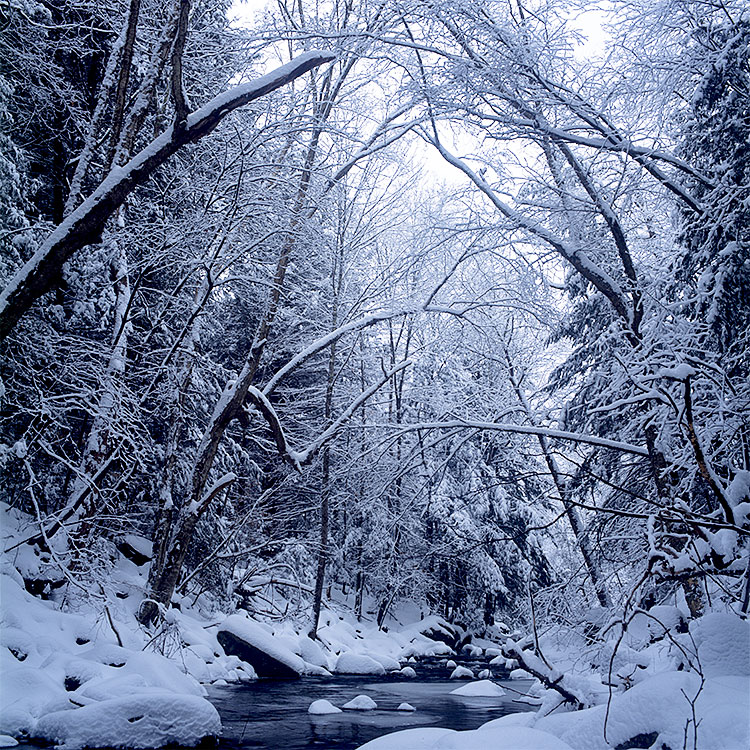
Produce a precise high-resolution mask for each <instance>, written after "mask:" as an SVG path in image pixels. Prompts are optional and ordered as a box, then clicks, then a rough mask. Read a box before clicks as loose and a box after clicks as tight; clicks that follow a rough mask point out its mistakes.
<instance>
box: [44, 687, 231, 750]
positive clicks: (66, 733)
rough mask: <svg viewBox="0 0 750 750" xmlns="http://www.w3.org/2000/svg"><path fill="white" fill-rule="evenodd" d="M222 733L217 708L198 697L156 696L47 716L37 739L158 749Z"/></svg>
mask: <svg viewBox="0 0 750 750" xmlns="http://www.w3.org/2000/svg"><path fill="white" fill-rule="evenodd" d="M220 733H221V721H220V719H219V714H218V713H217V711H216V709H215V708H214V707H213V706H212V705H211V704H210V703H209V702H208V701H207V700H204V699H203V698H200V697H198V696H197V695H175V694H174V693H167V692H166V691H163V692H153V693H145V694H143V695H134V696H129V697H125V698H114V699H111V700H105V701H99V702H96V703H90V704H89V705H87V706H83V707H81V708H75V709H72V710H64V711H55V712H53V713H49V714H45V715H44V716H42V717H41V718H40V719H39V721H38V722H37V725H36V727H35V729H34V736H35V737H39V738H43V739H45V740H47V741H48V742H53V743H55V744H56V745H58V746H63V747H64V748H65V750H80V749H81V748H85V747H137V748H156V747H163V746H164V745H189V746H194V745H197V744H198V743H199V742H200V741H201V740H203V739H204V738H206V737H216V736H218V735H219V734H220Z"/></svg>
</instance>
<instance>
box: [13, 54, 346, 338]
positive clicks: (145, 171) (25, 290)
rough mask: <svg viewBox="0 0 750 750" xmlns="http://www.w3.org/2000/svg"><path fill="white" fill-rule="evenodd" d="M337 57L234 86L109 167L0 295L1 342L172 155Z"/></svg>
mask: <svg viewBox="0 0 750 750" xmlns="http://www.w3.org/2000/svg"><path fill="white" fill-rule="evenodd" d="M335 57H336V56H335V55H334V54H333V53H332V52H320V51H316V50H313V51H310V52H305V53H303V54H301V55H299V56H298V57H296V58H295V59H294V60H291V61H290V62H288V63H286V64H285V65H281V66H280V67H278V68H277V69H276V70H274V71H272V72H271V73H268V74H266V75H264V76H261V77H260V78H258V79H256V80H255V81H251V82H249V83H243V84H240V85H239V86H235V87H234V88H231V89H229V91H226V92H224V93H222V94H219V95H218V96H215V97H214V98H213V99H211V100H210V101H209V102H208V103H207V104H205V105H204V106H203V107H201V108H200V109H198V110H196V111H195V112H193V113H192V114H190V115H188V117H187V120H186V121H185V124H184V127H180V128H174V127H170V128H168V129H167V130H165V131H164V132H163V133H162V134H161V135H159V136H157V137H156V138H154V140H153V141H151V143H149V145H148V146H146V147H145V148H144V149H143V150H142V151H140V152H139V153H138V154H136V155H135V156H134V157H133V158H132V159H131V160H130V161H129V162H128V163H127V164H125V165H124V166H123V167H117V166H115V167H113V168H112V169H111V170H110V172H109V174H108V175H107V177H106V178H105V179H104V180H103V182H102V183H101V184H100V185H99V187H98V188H97V189H96V190H95V191H94V192H93V193H92V194H91V195H90V196H89V197H88V198H87V199H86V200H85V201H84V202H83V203H82V204H81V205H80V206H78V208H77V209H76V210H75V211H73V212H72V213H71V214H70V215H69V216H67V217H66V218H65V219H64V220H63V221H62V223H61V224H60V225H59V226H58V227H57V228H56V229H55V230H54V231H53V232H52V233H51V234H50V236H49V237H48V238H47V239H46V240H45V242H44V243H43V244H42V245H41V246H40V248H39V249H38V250H37V251H36V252H35V253H34V255H33V256H32V257H31V259H30V260H29V261H28V262H27V263H26V264H25V265H24V266H23V267H22V268H21V269H20V270H19V271H18V272H17V273H16V275H15V276H14V277H13V278H12V279H11V281H10V283H9V284H8V286H7V287H6V288H5V289H4V290H3V291H2V293H0V339H2V338H4V337H5V336H7V335H8V333H10V332H11V331H12V330H13V328H14V326H15V325H16V323H17V322H18V321H19V320H20V318H21V316H22V315H23V314H24V313H25V312H26V311H27V310H28V309H29V308H30V307H31V305H32V304H33V303H34V302H35V301H36V300H37V299H38V298H39V297H41V296H42V295H43V294H45V293H46V292H48V291H50V290H51V289H53V288H54V287H55V286H56V285H57V284H58V283H59V280H60V278H61V272H62V267H63V264H64V263H65V261H67V260H68V258H70V257H71V256H72V255H73V253H75V252H76V251H77V250H80V249H81V248H83V247H85V246H86V245H88V244H91V243H94V242H97V241H98V240H99V238H100V236H101V233H102V230H103V229H104V225H105V224H106V222H107V220H108V219H109V217H110V216H112V214H113V213H114V211H115V210H116V209H117V208H118V207H119V206H121V205H122V203H123V202H124V201H125V199H126V198H127V196H128V195H130V193H131V192H132V191H133V190H134V189H135V188H137V187H138V186H139V185H141V184H143V183H144V182H145V181H146V180H147V179H148V178H149V177H150V176H151V174H152V173H153V172H154V170H156V169H157V168H158V167H160V166H161V165H162V164H164V163H165V162H166V161H167V159H169V157H170V156H172V155H173V154H174V153H176V152H177V151H179V149H181V148H182V147H183V146H185V145H187V144H188V143H195V142H196V141H199V140H200V139H201V138H203V137H204V136H206V135H208V134H209V133H211V132H212V131H213V130H214V129H215V128H216V127H217V126H218V124H219V123H220V122H221V121H222V120H223V119H224V117H226V115H228V114H229V113H230V112H233V111H234V110H235V109H238V108H239V107H242V106H244V105H246V104H248V103H249V102H252V101H254V100H255V99H258V98H260V97H262V96H264V95H266V94H268V93H270V92H272V91H275V90H276V89H278V88H281V87H282V86H284V85H286V84H287V83H290V82H291V81H293V80H295V79H296V78H299V77H300V76H301V75H303V74H305V73H307V72H308V71H309V70H312V69H313V68H316V67H318V66H319V65H322V64H323V63H326V62H330V61H332V60H334V59H335Z"/></svg>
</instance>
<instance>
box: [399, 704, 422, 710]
mask: <svg viewBox="0 0 750 750" xmlns="http://www.w3.org/2000/svg"><path fill="white" fill-rule="evenodd" d="M416 710H417V709H416V708H414V706H412V705H411V703H399V704H398V708H397V709H396V711H416Z"/></svg>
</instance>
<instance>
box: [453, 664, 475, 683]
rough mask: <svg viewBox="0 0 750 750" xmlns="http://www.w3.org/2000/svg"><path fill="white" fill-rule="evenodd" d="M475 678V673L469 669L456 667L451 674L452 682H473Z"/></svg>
mask: <svg viewBox="0 0 750 750" xmlns="http://www.w3.org/2000/svg"><path fill="white" fill-rule="evenodd" d="M473 678H474V672H472V671H471V670H470V669H469V668H468V667H456V668H455V669H454V670H453V671H452V672H451V680H471V679H473Z"/></svg>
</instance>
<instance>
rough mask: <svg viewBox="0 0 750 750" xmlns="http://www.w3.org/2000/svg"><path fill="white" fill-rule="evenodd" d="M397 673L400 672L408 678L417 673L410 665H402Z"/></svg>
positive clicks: (412, 677) (413, 676)
mask: <svg viewBox="0 0 750 750" xmlns="http://www.w3.org/2000/svg"><path fill="white" fill-rule="evenodd" d="M399 674H402V675H403V676H404V677H408V678H410V679H414V678H415V677H416V676H417V673H416V672H415V671H414V670H413V669H412V668H411V667H404V668H403V669H400V670H399Z"/></svg>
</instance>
